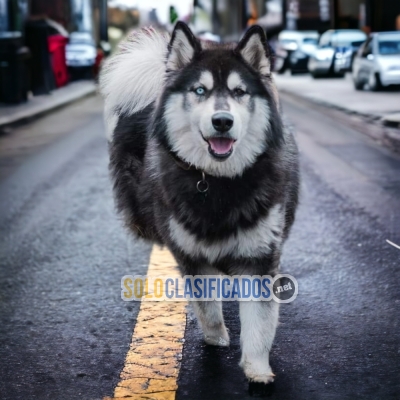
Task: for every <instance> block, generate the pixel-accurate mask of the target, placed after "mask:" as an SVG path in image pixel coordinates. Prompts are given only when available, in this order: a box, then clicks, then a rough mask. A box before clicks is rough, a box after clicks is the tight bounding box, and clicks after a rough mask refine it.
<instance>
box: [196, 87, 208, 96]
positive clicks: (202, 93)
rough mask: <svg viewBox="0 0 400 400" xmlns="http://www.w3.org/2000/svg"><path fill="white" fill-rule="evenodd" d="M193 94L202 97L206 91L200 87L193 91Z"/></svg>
mask: <svg viewBox="0 0 400 400" xmlns="http://www.w3.org/2000/svg"><path fill="white" fill-rule="evenodd" d="M195 93H196V94H197V95H199V96H204V95H205V94H206V90H205V89H204V88H203V87H201V86H200V87H198V88H197V89H195Z"/></svg>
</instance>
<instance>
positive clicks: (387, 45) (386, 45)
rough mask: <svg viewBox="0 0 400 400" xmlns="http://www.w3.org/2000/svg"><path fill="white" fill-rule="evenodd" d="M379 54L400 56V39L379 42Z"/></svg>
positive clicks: (387, 39)
mask: <svg viewBox="0 0 400 400" xmlns="http://www.w3.org/2000/svg"><path fill="white" fill-rule="evenodd" d="M378 49H379V54H382V55H390V54H400V38H393V39H391V38H390V39H389V38H385V39H379V41H378Z"/></svg>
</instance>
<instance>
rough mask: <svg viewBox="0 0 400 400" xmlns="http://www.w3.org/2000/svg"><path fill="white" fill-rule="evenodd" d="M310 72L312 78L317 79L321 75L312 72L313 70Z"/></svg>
mask: <svg viewBox="0 0 400 400" xmlns="http://www.w3.org/2000/svg"><path fill="white" fill-rule="evenodd" d="M310 74H311V76H312V77H313V78H314V79H318V78H320V77H321V75H319V74H317V73H316V72H314V71H312V72H310Z"/></svg>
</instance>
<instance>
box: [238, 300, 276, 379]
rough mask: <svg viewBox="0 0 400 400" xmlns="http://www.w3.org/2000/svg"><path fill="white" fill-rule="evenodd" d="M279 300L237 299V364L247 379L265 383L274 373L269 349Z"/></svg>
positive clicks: (273, 333) (273, 335) (274, 329)
mask: <svg viewBox="0 0 400 400" xmlns="http://www.w3.org/2000/svg"><path fill="white" fill-rule="evenodd" d="M278 316H279V304H278V303H276V302H275V301H273V300H271V301H268V302H267V301H242V302H240V324H241V332H240V345H241V348H242V358H241V360H240V366H241V367H242V368H243V371H244V373H245V374H246V377H247V378H248V379H249V381H250V382H261V383H265V384H266V383H269V382H273V381H274V374H273V373H272V370H271V367H270V365H269V352H270V350H271V347H272V342H273V340H274V337H275V331H276V327H277V324H278Z"/></svg>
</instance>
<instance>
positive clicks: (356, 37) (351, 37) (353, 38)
mask: <svg viewBox="0 0 400 400" xmlns="http://www.w3.org/2000/svg"><path fill="white" fill-rule="evenodd" d="M366 38H367V37H366V35H365V33H363V32H343V33H337V34H336V35H335V36H334V37H333V38H332V44H333V46H335V47H349V46H353V47H359V46H361V45H362V44H363V43H364V42H365V40H366Z"/></svg>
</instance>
